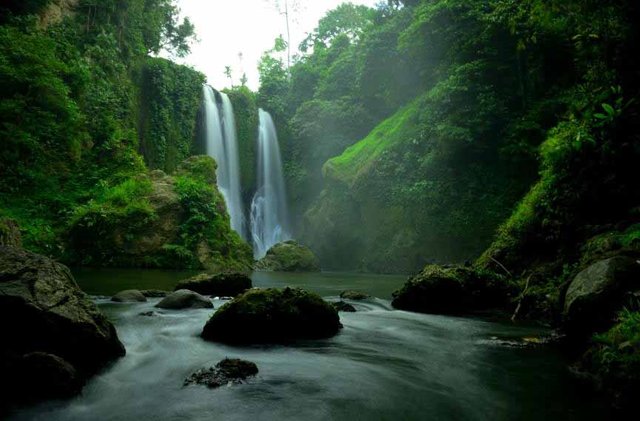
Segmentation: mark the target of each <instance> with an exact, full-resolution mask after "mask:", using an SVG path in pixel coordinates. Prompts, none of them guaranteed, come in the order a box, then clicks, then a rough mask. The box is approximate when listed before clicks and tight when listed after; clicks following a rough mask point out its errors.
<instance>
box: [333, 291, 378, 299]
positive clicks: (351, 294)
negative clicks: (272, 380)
mask: <svg viewBox="0 0 640 421" xmlns="http://www.w3.org/2000/svg"><path fill="white" fill-rule="evenodd" d="M370 297H371V296H370V295H369V294H367V293H366V292H360V291H342V292H341V293H340V298H342V299H344V300H355V301H359V300H366V299H367V298H370Z"/></svg>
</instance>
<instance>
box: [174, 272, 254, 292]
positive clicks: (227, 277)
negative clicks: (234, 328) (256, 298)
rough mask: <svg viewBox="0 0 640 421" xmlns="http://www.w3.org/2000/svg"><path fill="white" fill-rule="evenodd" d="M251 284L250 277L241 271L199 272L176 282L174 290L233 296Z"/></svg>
mask: <svg viewBox="0 0 640 421" xmlns="http://www.w3.org/2000/svg"><path fill="white" fill-rule="evenodd" d="M251 286H252V283H251V278H250V277H249V275H247V274H246V273H243V272H223V273H214V274H210V273H201V274H199V275H196V276H194V277H192V278H189V279H185V280H182V281H180V282H178V285H176V287H175V290H176V291H177V290H179V289H188V290H191V291H195V292H197V293H198V294H203V295H216V296H219V297H235V296H236V295H239V294H242V293H243V292H245V291H246V290H248V289H249V288H251Z"/></svg>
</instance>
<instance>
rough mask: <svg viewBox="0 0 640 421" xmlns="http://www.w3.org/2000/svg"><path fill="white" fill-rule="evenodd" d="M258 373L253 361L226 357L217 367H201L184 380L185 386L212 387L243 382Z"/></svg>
mask: <svg viewBox="0 0 640 421" xmlns="http://www.w3.org/2000/svg"><path fill="white" fill-rule="evenodd" d="M256 374H258V366H257V365H255V364H254V363H252V362H251V361H245V360H239V359H232V358H225V359H224V360H222V361H220V362H219V363H218V364H216V366H215V367H209V368H208V369H204V368H203V369H200V370H198V371H196V372H195V373H193V374H192V375H190V376H189V377H188V378H187V379H185V381H184V386H188V385H192V384H202V385H205V386H207V387H209V388H211V389H215V388H217V387H220V386H224V385H226V384H229V383H235V384H238V383H242V382H243V380H246V379H247V378H249V377H252V376H255V375H256Z"/></svg>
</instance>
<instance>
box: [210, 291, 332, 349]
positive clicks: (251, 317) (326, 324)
mask: <svg viewBox="0 0 640 421" xmlns="http://www.w3.org/2000/svg"><path fill="white" fill-rule="evenodd" d="M341 327H342V325H341V324H340V317H339V316H338V312H337V311H336V310H335V308H333V306H332V305H331V304H329V303H327V302H326V301H324V300H323V299H322V298H321V297H320V296H318V295H317V294H313V293H310V292H307V291H304V290H302V289H299V288H285V289H275V288H268V289H257V288H254V289H250V290H249V291H247V292H245V293H244V294H242V295H240V296H238V297H236V298H235V299H234V300H232V301H230V302H228V303H226V304H224V305H223V306H222V307H220V309H219V310H218V311H217V312H216V313H214V315H213V316H211V319H209V321H208V322H207V324H206V325H205V326H204V329H203V331H202V337H203V338H204V339H206V340H211V341H219V342H226V343H245V344H247V343H281V342H288V341H292V340H296V339H315V338H328V337H331V336H334V335H335V334H336V333H338V331H339V329H340V328H341Z"/></svg>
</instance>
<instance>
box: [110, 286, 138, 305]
mask: <svg viewBox="0 0 640 421" xmlns="http://www.w3.org/2000/svg"><path fill="white" fill-rule="evenodd" d="M111 301H115V302H117V303H133V302H138V303H144V302H145V301H147V297H145V296H144V294H142V292H140V291H138V290H137V289H128V290H125V291H120V292H119V293H117V294H116V295H114V296H113V297H111Z"/></svg>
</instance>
